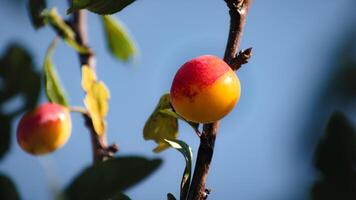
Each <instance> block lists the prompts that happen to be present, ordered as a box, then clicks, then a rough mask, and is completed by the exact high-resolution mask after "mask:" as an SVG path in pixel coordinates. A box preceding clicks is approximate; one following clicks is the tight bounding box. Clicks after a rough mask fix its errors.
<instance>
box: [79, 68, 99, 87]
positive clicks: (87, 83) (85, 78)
mask: <svg viewBox="0 0 356 200" xmlns="http://www.w3.org/2000/svg"><path fill="white" fill-rule="evenodd" d="M96 79H97V78H96V74H95V72H94V70H92V69H91V68H90V67H88V66H87V65H84V66H83V67H82V88H83V89H84V91H88V90H90V88H91V86H92V85H93V84H94V83H95V82H96Z"/></svg>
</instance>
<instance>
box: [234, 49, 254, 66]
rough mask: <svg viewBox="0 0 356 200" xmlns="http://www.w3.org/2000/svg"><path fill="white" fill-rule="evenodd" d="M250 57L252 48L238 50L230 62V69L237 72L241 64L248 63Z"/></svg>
mask: <svg viewBox="0 0 356 200" xmlns="http://www.w3.org/2000/svg"><path fill="white" fill-rule="evenodd" d="M251 57H252V47H250V48H248V49H246V50H240V52H239V53H238V54H237V55H236V56H235V58H233V59H232V61H231V64H230V66H231V68H232V69H233V70H238V69H240V67H241V66H242V65H243V64H246V63H248V60H249V59H250V58H251Z"/></svg>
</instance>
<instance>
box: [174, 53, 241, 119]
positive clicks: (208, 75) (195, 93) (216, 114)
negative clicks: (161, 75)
mask: <svg viewBox="0 0 356 200" xmlns="http://www.w3.org/2000/svg"><path fill="white" fill-rule="evenodd" d="M240 92H241V86H240V81H239V79H238V77H237V76H236V74H235V72H234V71H233V70H232V69H231V68H230V67H229V65H228V64H227V63H225V62H224V61H223V60H222V59H220V58H219V57H216V56H213V55H203V56H199V57H197V58H194V59H192V60H190V61H188V62H186V63H185V64H183V65H182V66H181V67H180V69H179V70H178V71H177V73H176V75H175V77H174V79H173V83H172V87H171V93H170V100H171V104H172V106H173V108H174V109H175V111H176V112H177V113H178V114H179V115H181V116H182V117H183V118H185V119H186V120H188V121H192V122H197V123H211V122H214V121H218V120H220V119H221V118H223V117H224V116H226V115H227V114H228V113H229V112H230V111H231V110H232V109H233V108H234V107H235V105H236V103H237V102H238V101H239V99H240Z"/></svg>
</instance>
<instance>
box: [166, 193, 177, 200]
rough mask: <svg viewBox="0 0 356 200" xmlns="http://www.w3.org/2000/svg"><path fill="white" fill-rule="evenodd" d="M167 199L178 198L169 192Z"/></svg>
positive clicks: (173, 199)
mask: <svg viewBox="0 0 356 200" xmlns="http://www.w3.org/2000/svg"><path fill="white" fill-rule="evenodd" d="M167 200H176V198H175V197H174V195H173V194H171V193H168V194H167Z"/></svg>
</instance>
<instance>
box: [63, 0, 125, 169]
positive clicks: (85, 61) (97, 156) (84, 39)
mask: <svg viewBox="0 0 356 200" xmlns="http://www.w3.org/2000/svg"><path fill="white" fill-rule="evenodd" d="M69 2H71V1H69ZM69 23H70V25H71V27H72V29H73V31H74V33H75V36H76V38H75V39H76V41H77V43H78V44H80V45H82V46H85V47H87V48H88V49H89V52H88V53H78V54H79V59H80V66H83V65H87V66H89V67H90V68H93V69H95V64H96V58H95V54H94V52H93V51H92V49H91V48H90V47H89V38H88V33H87V17H86V11H85V10H79V11H75V12H73V14H72V18H71V20H70V22H69ZM83 117H84V120H85V125H86V126H87V128H88V130H89V132H90V138H91V144H92V152H93V161H94V163H96V162H101V161H104V160H106V159H108V158H110V157H113V155H114V154H115V152H116V151H117V150H118V146H117V145H116V144H113V145H110V146H109V145H108V144H107V141H106V135H105V134H103V135H100V136H99V135H98V134H97V133H96V131H95V129H94V126H93V123H92V120H91V118H90V116H89V115H88V114H83Z"/></svg>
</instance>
